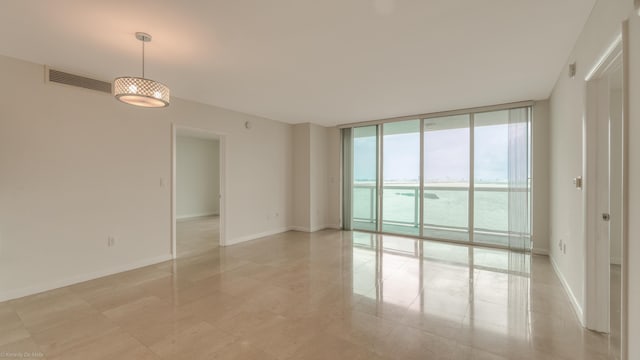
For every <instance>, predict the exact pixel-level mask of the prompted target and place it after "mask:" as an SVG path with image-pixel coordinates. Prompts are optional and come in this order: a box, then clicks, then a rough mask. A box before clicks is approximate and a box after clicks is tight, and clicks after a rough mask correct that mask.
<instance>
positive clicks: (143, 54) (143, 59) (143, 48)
mask: <svg viewBox="0 0 640 360" xmlns="http://www.w3.org/2000/svg"><path fill="white" fill-rule="evenodd" d="M142 78H144V40H142Z"/></svg>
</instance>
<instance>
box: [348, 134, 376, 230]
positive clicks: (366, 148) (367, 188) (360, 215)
mask: <svg viewBox="0 0 640 360" xmlns="http://www.w3.org/2000/svg"><path fill="white" fill-rule="evenodd" d="M352 133H353V135H352V136H353V139H352V144H353V150H352V152H353V158H352V174H353V175H352V177H353V182H352V184H351V185H352V186H351V189H352V192H351V195H352V206H351V214H352V221H351V226H352V227H353V229H355V230H368V231H378V126H375V125H374V126H365V127H357V128H354V129H353V131H352Z"/></svg>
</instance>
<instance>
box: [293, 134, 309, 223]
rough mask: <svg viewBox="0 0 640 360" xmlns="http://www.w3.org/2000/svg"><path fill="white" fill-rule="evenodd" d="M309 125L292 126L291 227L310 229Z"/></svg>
mask: <svg viewBox="0 0 640 360" xmlns="http://www.w3.org/2000/svg"><path fill="white" fill-rule="evenodd" d="M310 131H311V130H310V124H297V125H294V126H293V153H292V155H291V156H292V157H293V178H294V181H293V227H294V229H296V230H300V231H310V229H311V212H310V209H311V178H310V176H311V148H310V146H309V142H310V136H311V132H310Z"/></svg>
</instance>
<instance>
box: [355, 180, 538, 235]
mask: <svg viewBox="0 0 640 360" xmlns="http://www.w3.org/2000/svg"><path fill="white" fill-rule="evenodd" d="M509 191H511V192H513V191H516V192H528V191H529V189H528V188H526V187H522V188H516V189H514V188H511V189H509V188H508V187H507V186H506V185H505V184H481V185H476V186H474V208H475V209H474V229H473V230H474V237H475V238H476V240H477V241H478V242H488V243H495V244H498V245H500V244H504V243H505V241H506V239H507V237H508V235H509V228H508V211H509V205H508V204H509V200H508V199H509ZM468 193H469V186H468V185H465V184H429V185H427V186H425V187H424V194H423V196H424V224H423V229H424V230H423V233H424V236H427V237H441V236H444V237H449V238H452V239H454V240H465V238H466V239H467V240H468V231H469V226H468V225H469V224H468V222H469V212H468V204H469V195H468ZM376 195H377V189H376V185H375V183H357V184H354V186H353V223H354V227H355V228H357V229H363V230H375V224H376V218H377V213H376V209H377V204H376V202H377V196H376ZM382 201H383V203H382V207H383V219H382V227H383V230H384V229H385V228H387V229H393V230H391V231H388V232H398V233H410V234H416V235H417V234H418V233H419V227H420V187H419V185H416V184H391V185H389V184H385V185H383V198H382ZM529 226H530V225H529V224H527V228H529ZM412 229H413V230H412ZM528 232H529V231H527V233H528Z"/></svg>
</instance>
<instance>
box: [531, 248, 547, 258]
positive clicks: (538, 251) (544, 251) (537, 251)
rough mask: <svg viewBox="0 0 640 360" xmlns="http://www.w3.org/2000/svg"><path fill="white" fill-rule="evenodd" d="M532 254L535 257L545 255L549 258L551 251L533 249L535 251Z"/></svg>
mask: <svg viewBox="0 0 640 360" xmlns="http://www.w3.org/2000/svg"><path fill="white" fill-rule="evenodd" d="M531 252H532V253H533V254H534V255H545V256H549V250H548V249H536V248H533V249H532V250H531Z"/></svg>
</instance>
